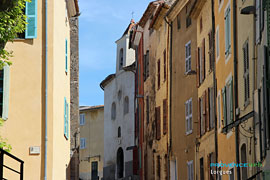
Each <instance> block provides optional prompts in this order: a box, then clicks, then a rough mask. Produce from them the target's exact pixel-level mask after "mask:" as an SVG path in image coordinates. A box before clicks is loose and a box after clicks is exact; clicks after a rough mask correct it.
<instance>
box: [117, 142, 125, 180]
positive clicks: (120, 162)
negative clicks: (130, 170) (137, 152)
mask: <svg viewBox="0 0 270 180" xmlns="http://www.w3.org/2000/svg"><path fill="white" fill-rule="evenodd" d="M123 176H124V152H123V149H122V148H121V147H120V148H119V149H118V150H117V178H123Z"/></svg>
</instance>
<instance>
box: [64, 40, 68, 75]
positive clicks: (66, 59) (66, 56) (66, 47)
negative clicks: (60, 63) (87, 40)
mask: <svg viewBox="0 0 270 180" xmlns="http://www.w3.org/2000/svg"><path fill="white" fill-rule="evenodd" d="M65 71H66V73H67V72H68V41H67V39H66V41H65Z"/></svg>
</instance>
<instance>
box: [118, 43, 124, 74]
mask: <svg viewBox="0 0 270 180" xmlns="http://www.w3.org/2000/svg"><path fill="white" fill-rule="evenodd" d="M123 65H124V50H123V48H121V49H120V52H119V70H121V69H122V68H123Z"/></svg>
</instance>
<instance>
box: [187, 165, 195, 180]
mask: <svg viewBox="0 0 270 180" xmlns="http://www.w3.org/2000/svg"><path fill="white" fill-rule="evenodd" d="M187 170H188V180H194V165H193V160H191V161H188V162H187Z"/></svg>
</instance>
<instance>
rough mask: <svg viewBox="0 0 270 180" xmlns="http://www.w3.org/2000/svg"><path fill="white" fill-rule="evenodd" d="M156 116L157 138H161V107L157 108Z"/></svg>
mask: <svg viewBox="0 0 270 180" xmlns="http://www.w3.org/2000/svg"><path fill="white" fill-rule="evenodd" d="M155 116H156V117H155V118H156V139H157V140H160V138H161V127H160V107H156V109H155Z"/></svg>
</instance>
